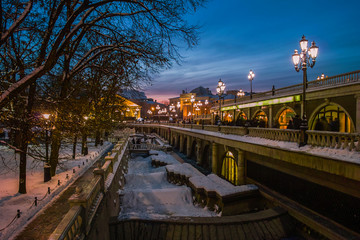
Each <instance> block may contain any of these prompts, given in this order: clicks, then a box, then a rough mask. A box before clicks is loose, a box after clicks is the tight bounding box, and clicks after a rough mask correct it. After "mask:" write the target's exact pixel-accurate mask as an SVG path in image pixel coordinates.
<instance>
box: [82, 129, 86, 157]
mask: <svg viewBox="0 0 360 240" xmlns="http://www.w3.org/2000/svg"><path fill="white" fill-rule="evenodd" d="M86 141H87V135H86V134H85V133H84V134H83V135H82V138H81V154H82V155H86V154H85V147H87V144H86Z"/></svg>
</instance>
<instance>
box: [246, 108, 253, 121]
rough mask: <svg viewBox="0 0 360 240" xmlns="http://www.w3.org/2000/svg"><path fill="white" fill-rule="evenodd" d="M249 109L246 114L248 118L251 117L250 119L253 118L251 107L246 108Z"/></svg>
mask: <svg viewBox="0 0 360 240" xmlns="http://www.w3.org/2000/svg"><path fill="white" fill-rule="evenodd" d="M246 110H247V111H246V116H247V119H249V120H251V117H252V116H251V108H247V109H246Z"/></svg>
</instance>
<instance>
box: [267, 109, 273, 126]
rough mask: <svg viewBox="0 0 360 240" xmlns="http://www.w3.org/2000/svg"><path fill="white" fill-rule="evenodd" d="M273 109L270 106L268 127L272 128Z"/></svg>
mask: <svg viewBox="0 0 360 240" xmlns="http://www.w3.org/2000/svg"><path fill="white" fill-rule="evenodd" d="M273 119H274V118H273V107H272V106H271V105H270V106H269V122H268V127H269V128H271V127H272V126H273Z"/></svg>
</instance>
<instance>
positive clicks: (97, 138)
mask: <svg viewBox="0 0 360 240" xmlns="http://www.w3.org/2000/svg"><path fill="white" fill-rule="evenodd" d="M99 144H100V130H99V129H96V132H95V147H97V146H98V145H99Z"/></svg>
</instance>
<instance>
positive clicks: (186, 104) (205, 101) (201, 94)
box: [169, 86, 216, 121]
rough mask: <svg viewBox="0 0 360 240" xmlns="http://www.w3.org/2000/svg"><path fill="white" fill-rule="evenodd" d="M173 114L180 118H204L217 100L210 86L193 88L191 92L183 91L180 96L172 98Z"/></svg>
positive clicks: (189, 119) (188, 119)
mask: <svg viewBox="0 0 360 240" xmlns="http://www.w3.org/2000/svg"><path fill="white" fill-rule="evenodd" d="M169 100H170V106H169V107H170V108H171V109H172V111H171V114H172V115H174V117H176V119H178V120H187V121H191V120H195V119H198V120H200V119H203V118H205V116H206V115H209V114H210V108H211V105H212V103H213V102H214V101H215V100H216V95H213V94H212V93H211V91H210V89H209V88H204V87H202V86H200V87H197V88H195V89H193V90H191V91H190V92H189V93H187V92H186V91H184V90H183V91H182V93H181V94H180V96H179V97H175V98H170V99H169Z"/></svg>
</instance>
